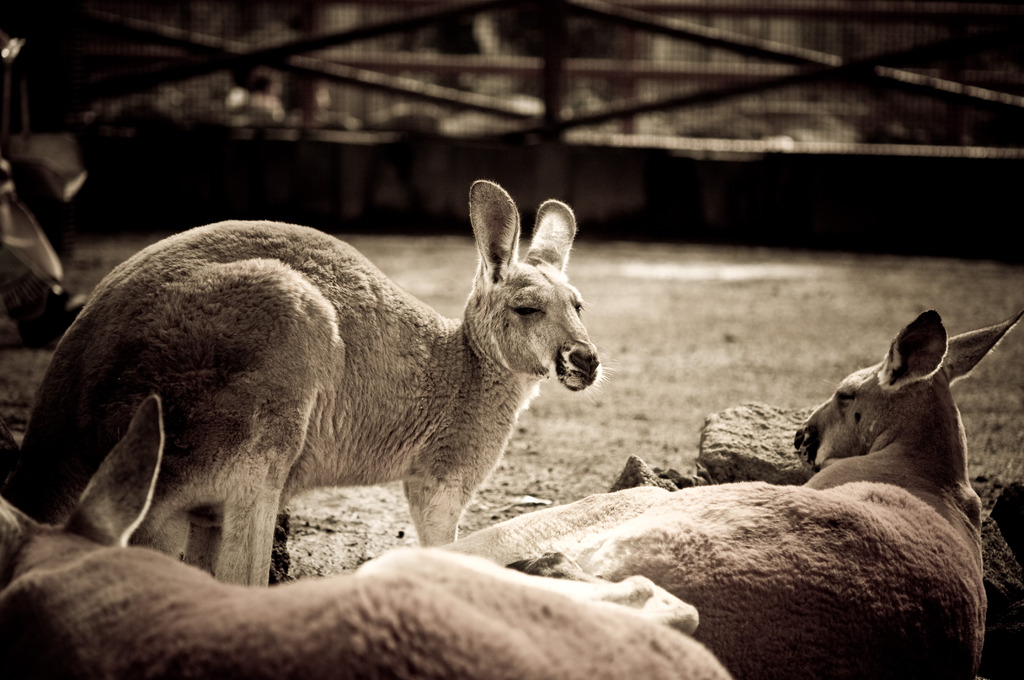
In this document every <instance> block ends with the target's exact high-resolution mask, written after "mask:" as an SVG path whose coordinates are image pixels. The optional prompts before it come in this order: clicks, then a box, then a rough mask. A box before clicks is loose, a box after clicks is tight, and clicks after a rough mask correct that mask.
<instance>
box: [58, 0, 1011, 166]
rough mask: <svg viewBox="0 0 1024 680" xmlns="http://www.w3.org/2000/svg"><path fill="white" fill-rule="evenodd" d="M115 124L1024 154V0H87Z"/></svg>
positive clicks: (86, 77)
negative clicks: (266, 0) (959, 0)
mask: <svg viewBox="0 0 1024 680" xmlns="http://www.w3.org/2000/svg"><path fill="white" fill-rule="evenodd" d="M78 24H79V26H78V36H79V41H78V45H79V49H78V50H77V57H76V60H77V62H78V63H77V69H76V73H79V74H81V75H80V78H79V80H78V82H77V84H76V88H75V89H76V99H77V102H78V106H79V109H80V112H81V113H82V115H83V120H85V121H86V122H87V123H88V124H90V125H93V126H95V127H96V128H97V129H103V130H109V131H111V132H112V133H116V132H117V131H119V130H120V131H123V130H125V129H129V128H132V127H138V126H145V125H153V124H167V123H173V124H175V125H178V126H182V127H192V126H200V125H216V126H225V127H230V128H237V129H238V130H239V131H250V132H251V131H253V130H258V131H261V132H262V133H268V132H270V131H274V132H275V133H276V134H281V135H304V134H314V133H315V134H319V135H330V134H366V133H374V134H377V133H380V134H396V133H397V134H405V133H416V134H425V135H439V136H448V137H459V138H494V137H500V138H505V139H509V138H511V139H518V138H522V139H530V138H539V137H544V138H559V139H562V140H563V141H565V142H568V143H573V144H600V145H622V146H653V147H668V148H674V149H681V150H688V151H690V152H697V153H700V152H705V151H706V152H716V151H731V152H744V151H751V152H764V151H766V150H767V151H777V152H800V153H858V154H872V153H881V154H896V155H964V156H982V157H1024V68H1022V66H1024V6H1022V5H1021V4H1020V3H1018V2H1003V1H990V2H920V1H916V0H884V1H871V0H862V1H854V0H821V1H813V0H759V1H758V0H717V1H716V0H699V1H698V0H679V1H674V2H670V1H662V2H657V1H649V2H645V1H642V0H637V1H633V2H627V1H615V2H613V1H601V0H544V1H543V2H522V1H511V0H490V1H483V2H453V1H443V0H352V1H337V2H328V1H326V0H321V1H312V0H310V1H307V2H298V1H296V2H287V3H281V2H263V1H259V2H245V1H234V2H230V1H226V0H221V1H217V0H178V1H172V2H159V3H151V2H137V1H130V0H87V1H86V2H84V3H83V8H82V12H81V17H80V20H79V21H78Z"/></svg>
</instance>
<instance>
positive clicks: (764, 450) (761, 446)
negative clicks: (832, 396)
mask: <svg viewBox="0 0 1024 680" xmlns="http://www.w3.org/2000/svg"><path fill="white" fill-rule="evenodd" d="M811 411H812V409H808V408H804V409H796V410H794V409H782V408H777V407H774V406H768V405H766V404H758V403H750V404H742V405H740V406H736V407H733V408H729V409H726V410H725V411H722V412H721V413H716V414H712V415H710V416H708V417H707V420H705V421H704V430H703V431H702V432H701V438H700V452H699V453H698V455H697V463H698V464H699V465H701V466H703V467H704V468H705V469H706V470H707V472H708V474H709V475H710V477H711V479H713V480H714V481H715V482H718V483H723V482H745V481H765V482H770V483H772V484H803V483H804V482H806V481H807V480H808V479H809V478H810V477H811V475H812V474H813V470H812V469H811V467H810V465H808V464H807V462H806V461H804V460H803V459H801V458H800V457H799V456H798V455H797V452H796V448H795V447H794V446H793V437H794V436H795V435H796V431H797V430H798V429H800V426H801V425H803V423H804V421H805V420H806V419H807V416H809V415H810V414H811Z"/></svg>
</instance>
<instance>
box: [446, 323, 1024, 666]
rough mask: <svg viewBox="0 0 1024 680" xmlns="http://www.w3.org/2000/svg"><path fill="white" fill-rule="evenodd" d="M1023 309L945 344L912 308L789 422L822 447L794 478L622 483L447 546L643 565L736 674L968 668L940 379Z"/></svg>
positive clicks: (970, 522)
mask: <svg viewBox="0 0 1024 680" xmlns="http://www.w3.org/2000/svg"><path fill="white" fill-rule="evenodd" d="M1020 318H1021V314H1018V315H1017V316H1016V317H1014V318H1012V319H1010V320H1009V321H1007V322H1005V323H1002V324H999V325H997V326H992V327H990V328H984V329H981V330H978V331H973V332H970V333H964V334H962V335H957V336H956V337H953V338H951V339H949V341H948V343H947V338H946V331H945V328H944V327H943V325H942V322H941V320H940V319H939V315H938V314H936V313H935V312H926V313H924V314H922V315H921V316H920V317H919V318H918V319H917V320H916V321H914V322H913V323H911V324H910V325H909V326H907V327H906V328H905V329H903V331H902V332H900V333H899V335H897V337H896V338H895V340H894V341H893V343H892V345H891V347H890V348H889V352H888V354H887V355H886V357H885V360H884V361H882V363H880V364H879V365H877V366H873V367H871V368H866V369H864V370H861V371H857V372H856V373H853V374H852V375H851V376H850V377H848V378H846V379H845V380H843V381H842V383H841V384H840V386H839V390H838V391H837V392H836V393H835V395H834V396H833V397H832V398H831V399H829V400H828V401H827V402H825V403H824V404H823V405H822V406H820V407H819V408H818V409H817V410H816V411H815V412H814V413H813V414H812V415H811V416H810V418H809V419H808V421H807V423H806V424H805V425H804V427H803V428H802V429H801V430H800V433H799V434H798V435H797V438H796V444H797V446H798V447H799V448H800V450H801V451H802V452H803V454H804V455H805V456H806V457H807V458H808V459H809V460H811V461H812V462H815V463H818V464H822V463H823V466H822V468H821V470H820V472H818V473H816V474H815V475H814V476H813V477H812V478H811V479H810V481H809V482H808V483H807V484H806V485H804V486H773V485H769V484H765V483H760V482H744V483H735V484H722V485H717V486H701V487H694V488H690V489H684V490H681V491H677V492H674V493H669V492H667V491H665V490H663V489H659V488H654V487H641V488H634V489H627V490H625V491H620V492H618V493H610V494H598V495H595V496H590V497H588V498H585V499H582V500H580V501H577V502H575V503H572V504H569V505H565V506H561V507H556V508H549V509H545V510H540V511H537V512H534V513H530V514H528V515H523V516H520V517H517V518H515V519H512V520H509V521H506V522H503V523H500V524H498V525H496V526H494V527H491V528H488V529H484V530H482V531H480V532H477V533H475V534H473V535H470V536H468V537H466V538H463V539H462V540H460V541H459V542H457V543H455V544H453V545H450V546H447V547H448V549H450V550H452V551H455V552H460V553H465V554H476V555H481V556H485V557H488V558H490V559H491V560H493V561H495V562H498V563H499V564H509V563H512V562H515V561H520V560H524V559H528V558H531V557H535V556H537V555H540V554H542V553H546V552H556V553H563V554H564V555H565V556H567V558H569V559H570V560H574V561H575V562H576V563H577V564H578V565H579V567H581V568H582V569H583V571H584V572H586V573H588V574H591V575H598V576H602V577H604V578H607V579H610V580H613V581H614V580H618V579H621V578H623V577H624V576H627V575H632V574H643V575H645V576H647V577H648V578H650V579H651V580H652V581H654V582H655V583H657V584H658V585H660V586H662V587H664V588H665V589H666V590H668V591H669V592H671V593H672V594H674V595H676V596H677V597H679V598H680V599H682V600H684V601H686V602H690V603H691V604H693V605H695V606H696V607H697V610H698V611H699V612H700V626H699V627H698V629H697V631H696V633H695V634H694V637H695V638H696V639H697V640H699V641H701V642H703V643H704V644H706V645H707V646H708V648H709V649H710V650H711V651H712V652H713V653H714V654H715V655H716V656H717V657H718V658H719V659H720V660H721V661H722V663H723V664H724V665H725V667H726V668H727V669H728V670H729V672H730V673H732V674H733V675H734V676H735V677H736V678H794V677H811V678H814V677H817V678H825V677H827V678H900V679H902V680H905V679H907V678H929V679H934V678H964V679H967V678H974V675H975V672H976V670H977V668H978V663H979V661H980V657H981V647H982V640H983V635H984V629H985V610H986V599H985V589H984V586H983V582H982V570H981V547H980V519H979V514H980V508H981V506H980V501H979V499H978V496H977V494H975V492H974V491H973V490H972V488H971V486H970V483H969V480H968V477H967V444H966V440H965V436H964V431H963V426H962V424H961V422H960V414H959V412H958V411H957V408H956V405H955V404H954V402H953V397H952V394H951V393H950V383H951V382H953V381H955V380H957V379H958V378H961V377H963V376H965V375H967V374H968V373H969V372H970V371H971V370H972V369H973V368H974V366H975V365H976V364H977V363H978V362H979V361H980V360H981V359H982V357H984V356H985V355H986V354H987V353H988V352H989V351H991V350H992V348H993V347H994V346H995V345H996V343H997V342H999V340H1000V339H1001V338H1002V337H1003V336H1004V335H1005V334H1006V333H1007V332H1008V331H1009V330H1010V329H1011V328H1012V327H1013V326H1014V325H1015V324H1016V323H1017V322H1018V321H1019V320H1020ZM545 573H546V572H545Z"/></svg>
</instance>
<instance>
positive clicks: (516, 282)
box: [465, 180, 601, 390]
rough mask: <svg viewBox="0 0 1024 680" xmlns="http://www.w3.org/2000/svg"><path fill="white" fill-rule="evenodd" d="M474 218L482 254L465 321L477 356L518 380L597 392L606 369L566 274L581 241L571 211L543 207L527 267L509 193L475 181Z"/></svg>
mask: <svg viewBox="0 0 1024 680" xmlns="http://www.w3.org/2000/svg"><path fill="white" fill-rule="evenodd" d="M469 216H470V222H471V223H472V225H473V234H474V236H475V237H476V244H477V249H478V250H479V252H480V265H479V267H478V269H477V274H476V279H475V280H474V283H473V291H472V292H471V293H470V296H469V301H468V303H467V305H466V318H465V323H466V329H467V334H468V335H469V338H470V341H471V342H472V343H473V345H474V349H476V351H478V352H480V353H481V354H483V355H485V356H486V357H487V358H489V359H491V360H492V361H495V362H497V363H498V364H500V365H502V366H504V367H505V368H507V369H508V370H510V371H512V372H514V373H517V374H520V375H526V376H530V377H533V378H543V377H548V376H551V375H555V376H557V377H558V380H559V382H561V383H562V384H563V385H565V386H566V387H567V388H569V389H570V390H582V389H584V388H586V387H589V386H590V385H592V384H593V383H594V382H595V381H596V380H597V379H598V378H599V377H600V374H601V363H600V361H599V360H598V358H597V350H596V349H595V347H594V345H593V344H592V343H591V342H590V339H589V337H587V329H586V328H584V327H583V322H582V321H581V320H580V311H581V309H582V307H583V299H582V298H581V297H580V293H579V291H578V290H576V289H575V288H574V287H573V286H572V285H571V284H570V283H569V279H568V278H567V277H566V275H565V267H566V264H567V263H568V261H569V251H570V249H571V248H572V242H573V238H574V237H575V236H576V219H575V217H574V216H573V213H572V210H570V209H569V207H568V206H567V205H565V204H564V203H560V202H558V201H553V200H552V201H546V202H545V203H544V204H543V205H541V206H540V209H539V210H538V211H537V220H536V224H535V225H534V231H533V239H532V240H531V242H530V248H529V250H528V251H527V253H526V257H525V258H523V259H522V260H520V259H519V234H520V229H519V211H518V210H516V206H515V204H514V203H513V202H512V198H511V197H510V196H509V195H508V194H507V193H506V192H505V190H504V189H502V188H501V187H500V186H498V185H497V184H494V183H493V182H487V181H484V180H480V181H477V182H474V183H473V186H472V187H471V188H470V192H469Z"/></svg>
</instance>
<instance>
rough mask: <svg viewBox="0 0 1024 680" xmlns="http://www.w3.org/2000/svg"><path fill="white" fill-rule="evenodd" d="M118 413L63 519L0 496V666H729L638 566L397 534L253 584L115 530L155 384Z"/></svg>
mask: <svg viewBox="0 0 1024 680" xmlns="http://www.w3.org/2000/svg"><path fill="white" fill-rule="evenodd" d="M126 428H127V429H126V434H125V436H124V438H123V439H122V440H121V442H120V443H119V444H118V445H117V446H115V448H114V449H113V451H111V452H110V454H109V455H108V456H107V457H106V459H105V460H104V461H103V462H102V463H101V464H100V466H99V469H98V471H97V472H96V474H95V475H94V476H93V478H92V481H91V482H90V483H89V485H88V486H87V488H86V490H85V493H84V494H83V496H82V500H81V502H80V503H78V504H77V505H76V507H75V508H74V509H73V510H72V512H71V514H70V518H69V520H68V523H67V525H66V527H55V526H49V525H42V524H39V523H37V522H35V521H34V520H32V519H30V518H29V517H27V516H26V515H24V514H22V513H21V512H20V511H18V510H17V509H15V508H14V507H13V506H11V505H10V504H8V503H7V502H5V501H3V500H2V499H0V677H3V678H23V679H30V678H40V679H42V678H82V679H92V678H97V679H99V678H102V679H105V680H107V679H112V678H224V679H232V678H245V679H246V680H252V679H255V678H268V679H273V680H279V679H281V678H422V679H429V678H437V679H438V680H442V679H455V678H467V679H469V678H473V679H483V680H486V679H488V678H494V679H495V680H497V679H499V678H502V679H508V678H523V679H524V680H526V679H533V678H550V679H551V680H567V679H578V680H590V679H591V678H595V677H610V678H630V677H635V678H656V679H659V680H662V679H663V680H669V679H670V678H674V679H685V678H693V679H695V680H696V679H701V680H724V679H725V678H727V677H728V674H727V673H726V672H725V671H724V670H723V669H722V667H721V665H720V664H719V663H718V662H717V661H716V660H715V659H714V657H712V656H711V654H710V653H709V652H708V651H707V650H706V649H704V648H703V647H702V646H701V645H700V644H698V643H696V642H694V641H693V639H692V638H690V637H689V636H687V635H684V634H683V633H680V632H677V631H675V630H673V629H672V628H670V627H669V626H666V625H662V623H659V622H658V620H659V619H661V618H664V617H663V615H664V614H667V613H672V612H675V613H678V611H679V610H678V609H673V608H672V606H671V603H670V602H658V601H656V600H657V598H656V597H652V593H654V591H656V589H654V588H653V587H651V585H650V583H649V582H648V581H646V579H634V580H633V581H631V582H628V583H623V584H588V583H573V584H566V583H565V582H561V581H556V580H554V579H544V578H540V577H537V576H527V575H525V574H519V573H517V572H513V571H511V570H509V569H504V568H501V567H498V566H495V565H493V564H491V563H490V562H487V561H486V560H483V559H481V558H474V557H468V556H462V555H453V554H450V553H445V552H444V551H441V550H438V549H436V548H406V549H403V550H401V551H397V552H395V553H391V554H389V555H385V556H384V557H382V558H380V559H379V560H375V561H373V562H369V563H367V564H366V565H363V567H362V568H360V569H359V570H358V571H357V572H356V573H355V574H353V575H344V576H336V577H333V578H327V579H306V580H301V581H296V582H294V583H291V584H287V585H281V586H275V587H273V588H269V589H253V588H246V587H242V586H238V585H233V584H225V583H220V582H218V581H216V580H215V579H213V578H212V577H211V576H210V575H209V574H206V573H204V572H203V571H200V570H198V569H196V568H194V567H191V566H189V565H186V564H182V563H181V562H180V561H178V560H177V559H174V558H171V557H168V556H167V555H162V554H160V553H157V552H154V551H152V550H148V549H145V548H138V547H124V546H125V545H126V542H127V540H128V537H129V536H130V535H131V532H132V530H133V528H134V527H136V526H138V525H139V524H140V523H141V522H144V521H145V520H144V519H143V518H144V516H145V513H146V508H147V506H148V505H149V503H150V499H151V498H152V495H153V487H154V482H155V480H156V479H157V477H158V474H157V471H158V468H159V461H160V455H161V442H162V430H161V423H160V408H159V401H158V399H157V398H155V397H152V398H149V399H147V400H146V401H144V402H143V403H142V404H141V406H140V408H139V411H138V413H137V415H136V416H135V418H134V419H133V420H132V421H131V423H130V424H128V425H127V426H126ZM565 585H570V586H572V587H571V588H570V589H568V590H566V589H565V588H564V586H565ZM668 599H670V600H671V599H672V598H668ZM592 600H593V601H592ZM606 600H608V601H606ZM617 602H623V603H625V604H617ZM652 604H653V605H655V606H654V609H653V610H651V609H650V605H652ZM665 604H668V605H669V607H668V608H667V609H666V608H665V607H664V606H662V605H665ZM677 604H679V605H681V607H682V611H683V614H684V618H686V617H688V616H689V612H692V608H688V607H686V606H685V605H682V603H678V602H677ZM670 618H671V617H670ZM652 619H653V620H652ZM690 623H693V622H692V621H691V622H690ZM690 627H691V628H692V626H690Z"/></svg>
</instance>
